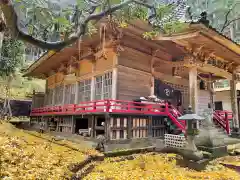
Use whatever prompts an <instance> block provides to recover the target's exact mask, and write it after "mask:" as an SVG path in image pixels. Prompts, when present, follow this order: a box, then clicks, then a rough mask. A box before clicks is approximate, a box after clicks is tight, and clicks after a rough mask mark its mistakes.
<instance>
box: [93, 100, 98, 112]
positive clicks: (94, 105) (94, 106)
mask: <svg viewBox="0 0 240 180" xmlns="http://www.w3.org/2000/svg"><path fill="white" fill-rule="evenodd" d="M96 105H97V103H96V101H95V102H94V103H93V109H94V110H96V109H97V107H96Z"/></svg>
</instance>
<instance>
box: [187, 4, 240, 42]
mask: <svg viewBox="0 0 240 180" xmlns="http://www.w3.org/2000/svg"><path fill="white" fill-rule="evenodd" d="M187 5H188V6H189V7H190V9H189V12H190V17H189V19H190V20H194V19H196V18H198V17H199V15H200V14H201V13H202V12H204V11H205V12H207V19H208V20H209V22H210V25H211V26H212V27H214V28H216V30H217V31H219V32H220V33H223V34H225V35H227V36H229V37H230V38H231V39H232V40H233V41H237V42H239V40H240V36H239V35H238V34H239V33H238V32H240V11H239V9H240V0H187Z"/></svg>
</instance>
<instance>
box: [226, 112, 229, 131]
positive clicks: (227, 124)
mask: <svg viewBox="0 0 240 180" xmlns="http://www.w3.org/2000/svg"><path fill="white" fill-rule="evenodd" d="M225 123H226V131H227V134H230V126H229V120H228V113H227V112H225Z"/></svg>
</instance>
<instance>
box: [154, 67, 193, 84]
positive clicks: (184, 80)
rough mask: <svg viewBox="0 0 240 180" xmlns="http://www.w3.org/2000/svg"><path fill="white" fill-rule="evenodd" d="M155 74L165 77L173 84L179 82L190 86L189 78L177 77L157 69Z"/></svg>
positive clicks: (161, 77)
mask: <svg viewBox="0 0 240 180" xmlns="http://www.w3.org/2000/svg"><path fill="white" fill-rule="evenodd" d="M153 75H154V77H156V78H159V79H163V80H164V81H166V82H169V83H172V84H179V85H183V86H188V85H189V81H188V80H187V79H184V78H181V79H180V78H176V77H173V76H172V75H170V74H165V73H162V72H158V71H157V70H156V71H155V72H154V73H153Z"/></svg>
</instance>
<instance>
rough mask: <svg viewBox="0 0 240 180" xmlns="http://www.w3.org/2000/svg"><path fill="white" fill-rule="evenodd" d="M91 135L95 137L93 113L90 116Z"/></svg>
mask: <svg viewBox="0 0 240 180" xmlns="http://www.w3.org/2000/svg"><path fill="white" fill-rule="evenodd" d="M91 121H92V122H91V128H92V130H91V137H92V138H94V137H95V117H94V115H92V116H91Z"/></svg>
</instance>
